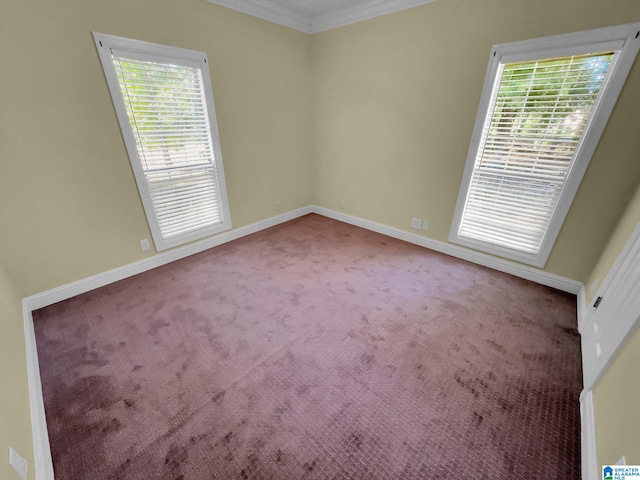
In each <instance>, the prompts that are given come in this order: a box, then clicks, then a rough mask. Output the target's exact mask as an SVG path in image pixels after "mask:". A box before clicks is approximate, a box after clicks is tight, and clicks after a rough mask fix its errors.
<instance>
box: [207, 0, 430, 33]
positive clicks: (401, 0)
mask: <svg viewBox="0 0 640 480" xmlns="http://www.w3.org/2000/svg"><path fill="white" fill-rule="evenodd" d="M207 1H208V2H210V3H215V4H216V5H220V6H223V7H227V8H230V9H232V10H236V11H238V12H242V13H246V14H248V15H252V16H254V17H258V18H262V19H263V20H267V21H269V22H273V23H277V24H279V25H284V26H285V27H289V28H293V29H294V30H299V31H301V32H304V33H309V34H314V33H320V32H324V31H326V30H331V29H333V28H337V27H343V26H345V25H350V24H352V23H357V22H361V21H363V20H369V19H371V18H375V17H381V16H382V15H387V14H390V13H395V12H399V11H401V10H407V9H409V8H413V7H417V6H420V5H425V4H427V3H432V2H435V1H436V0H374V1H371V2H368V3H366V4H361V5H353V6H350V7H346V8H340V9H337V10H332V11H330V12H327V13H325V14H322V15H317V16H314V17H309V16H306V15H303V14H300V13H297V12H294V11H292V10H289V9H287V8H284V7H281V6H279V5H276V4H275V3H273V2H270V1H269V0H207Z"/></svg>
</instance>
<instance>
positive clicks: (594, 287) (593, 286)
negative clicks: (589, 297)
mask: <svg viewBox="0 0 640 480" xmlns="http://www.w3.org/2000/svg"><path fill="white" fill-rule="evenodd" d="M596 288H598V279H597V278H596V279H595V280H594V281H593V283H592V284H591V286H590V287H589V293H593V292H595V291H596Z"/></svg>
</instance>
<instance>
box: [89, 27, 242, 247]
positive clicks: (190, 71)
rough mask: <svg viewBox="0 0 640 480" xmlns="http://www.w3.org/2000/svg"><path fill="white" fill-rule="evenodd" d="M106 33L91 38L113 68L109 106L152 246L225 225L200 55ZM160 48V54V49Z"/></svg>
mask: <svg viewBox="0 0 640 480" xmlns="http://www.w3.org/2000/svg"><path fill="white" fill-rule="evenodd" d="M113 39H114V37H108V38H106V39H104V38H99V39H98V38H97V41H101V43H100V44H99V46H101V47H103V48H104V49H105V56H106V57H107V59H108V63H109V65H108V68H105V73H107V72H109V73H113V74H115V75H114V77H115V79H116V81H117V90H118V93H119V95H118V96H114V104H116V110H117V111H118V106H119V105H121V106H122V107H123V108H121V109H120V112H119V113H120V115H119V120H120V124H121V128H122V130H123V134H124V137H125V142H126V141H127V140H128V141H129V143H128V145H127V147H128V150H129V156H130V158H131V161H132V164H133V165H134V172H136V173H138V175H137V176H136V179H137V181H138V188H139V190H140V193H141V197H142V198H143V203H145V200H146V203H145V210H146V213H147V217H148V219H149V224H150V227H151V230H152V233H153V235H154V243H155V244H156V248H157V249H158V250H162V249H164V248H168V247H171V246H174V245H178V244H181V243H185V242H186V241H190V240H193V239H196V238H201V237H203V236H205V235H210V234H212V233H217V231H221V230H222V229H225V230H226V229H227V228H229V227H230V224H229V221H228V207H227V206H226V202H227V200H226V193H225V192H224V184H223V183H222V180H223V179H222V178H221V172H220V170H221V162H220V161H219V158H216V157H217V156H218V153H219V149H218V148H216V144H217V135H216V136H215V137H216V138H215V139H214V136H213V135H212V131H213V132H215V131H214V130H213V128H212V127H213V125H212V124H211V123H212V122H211V120H212V118H213V119H215V117H212V113H213V112H212V108H213V105H212V101H211V100H209V99H208V98H207V93H208V92H207V89H209V90H210V86H209V84H208V83H207V82H208V76H206V75H203V74H204V73H206V71H205V68H206V57H205V56H204V54H201V53H199V52H190V51H187V52H188V54H185V51H183V50H181V49H171V48H170V47H162V46H158V45H153V44H151V46H150V48H146V49H145V46H149V45H150V44H145V43H142V42H135V44H133V45H131V46H129V48H126V47H127V45H126V44H125V45H123V44H122V42H118V41H116V42H114V41H113ZM115 39H116V40H120V39H117V37H115ZM122 40H125V41H126V39H122ZM130 42H134V41H130ZM114 43H115V45H114ZM105 44H107V45H105ZM123 47H125V48H123ZM164 49H169V50H168V52H167V53H168V55H167V54H165V55H162V54H161V53H162V50H164ZM158 50H160V51H158ZM103 64H104V61H103ZM111 68H112V69H113V71H112V70H111ZM205 76H206V79H205ZM107 78H108V80H109V79H110V76H109V75H107ZM111 80H113V77H112V78H111ZM110 87H111V88H112V96H113V86H112V85H110ZM120 102H121V104H120ZM122 110H124V111H125V112H126V118H122V117H125V115H122ZM216 133H217V132H216Z"/></svg>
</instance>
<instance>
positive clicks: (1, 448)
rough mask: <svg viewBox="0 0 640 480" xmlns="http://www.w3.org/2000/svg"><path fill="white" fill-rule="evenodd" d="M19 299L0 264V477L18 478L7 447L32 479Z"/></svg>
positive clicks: (30, 442) (29, 429) (31, 455)
mask: <svg viewBox="0 0 640 480" xmlns="http://www.w3.org/2000/svg"><path fill="white" fill-rule="evenodd" d="M20 299H21V295H20V294H19V293H18V291H17V290H16V289H15V287H14V285H13V282H12V281H11V279H10V278H9V277H8V276H7V274H6V272H5V270H4V268H3V267H2V265H0V385H2V388H0V478H2V479H7V480H9V479H12V478H16V479H17V478H18V476H17V475H16V473H15V472H14V471H13V469H12V468H11V467H10V466H9V447H13V448H14V449H15V450H16V452H18V453H19V454H20V455H22V456H23V457H24V458H25V460H27V462H28V463H29V470H28V472H29V477H28V478H29V479H33V478H35V477H34V465H33V447H32V440H31V417H30V413H29V392H28V385H27V364H26V356H25V354H24V351H25V350H24V327H23V322H22V305H21V300H20Z"/></svg>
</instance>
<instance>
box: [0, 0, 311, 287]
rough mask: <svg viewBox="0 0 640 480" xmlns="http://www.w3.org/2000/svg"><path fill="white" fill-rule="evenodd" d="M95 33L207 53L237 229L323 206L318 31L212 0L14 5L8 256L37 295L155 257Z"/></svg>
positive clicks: (2, 102)
mask: <svg viewBox="0 0 640 480" xmlns="http://www.w3.org/2000/svg"><path fill="white" fill-rule="evenodd" d="M92 31H98V32H102V33H109V34H114V35H121V36H125V37H130V38H136V39H141V40H146V41H151V42H157V43H165V44H170V45H175V46H180V47H185V48H192V49H196V50H201V51H205V52H207V54H208V56H209V63H210V65H211V77H212V87H213V94H214V101H215V104H216V113H217V117H218V122H219V130H220V139H221V146H222V156H223V162H224V167H225V174H226V177H227V187H228V192H229V202H230V209H231V217H232V221H233V224H234V227H240V226H243V225H246V224H249V223H252V222H255V221H258V220H263V219H265V218H268V217H271V216H273V215H276V214H277V213H282V212H285V211H289V210H293V209H296V208H299V207H302V206H305V205H308V204H310V203H312V188H311V176H310V175H309V171H310V162H311V161H312V155H311V152H310V144H311V142H310V139H309V137H310V135H311V133H312V130H311V108H310V102H311V99H310V96H309V90H310V81H311V67H310V55H309V48H310V37H309V36H308V35H305V34H303V33H300V32H296V31H293V30H291V29H288V28H284V27H281V26H278V25H275V24H272V23H269V22H265V21H263V20H259V19H256V18H253V17H249V16H247V15H244V14H241V13H238V12H234V11H232V10H229V9H226V8H223V7H219V6H217V5H213V4H211V3H208V2H206V1H204V0H180V1H177V0H135V1H130V0H109V1H99V0H84V1H79V0H60V1H56V2H24V1H21V0H3V1H2V2H1V3H0V57H1V58H2V59H3V67H2V69H1V72H0V83H1V85H2V93H1V94H0V95H1V97H0V126H1V130H0V132H1V135H2V140H1V141H0V158H1V159H2V172H3V174H2V175H0V219H2V220H1V221H2V228H1V230H0V231H1V233H0V258H4V259H5V268H6V270H7V271H8V272H9V274H10V275H11V276H12V277H13V278H14V281H15V283H16V285H17V286H18V287H19V288H20V289H21V290H22V291H24V292H25V294H26V295H31V294H35V293H38V292H42V291H44V290H47V289H51V288H53V287H57V286H60V285H63V284H66V283H69V282H71V281H75V280H79V279H82V278H86V277H88V276H90V275H94V274H97V273H101V272H104V271H106V270H109V269H112V268H115V267H119V266H122V265H126V264H128V263H131V262H133V261H136V260H139V259H141V258H143V257H144V256H147V255H151V254H152V252H149V253H148V254H143V253H142V252H141V251H140V246H139V243H138V242H139V240H140V239H143V238H149V239H150V238H151V237H150V232H149V229H148V226H147V222H146V219H145V216H144V212H143V209H142V205H141V202H140V199H139V196H138V192H137V189H136V186H135V182H134V179H133V176H132V173H131V167H130V165H129V160H128V157H127V154H126V151H125V147H124V143H123V141H122V137H121V134H120V130H119V127H118V122H117V120H116V116H115V113H114V109H113V105H112V102H111V98H110V96H109V93H108V90H107V85H106V81H105V79H104V75H103V73H102V68H101V66H100V61H99V59H98V55H97V53H96V49H95V45H94V43H93V38H92V36H91V32H92ZM277 202H279V203H280V212H277V211H276V203H277Z"/></svg>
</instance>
